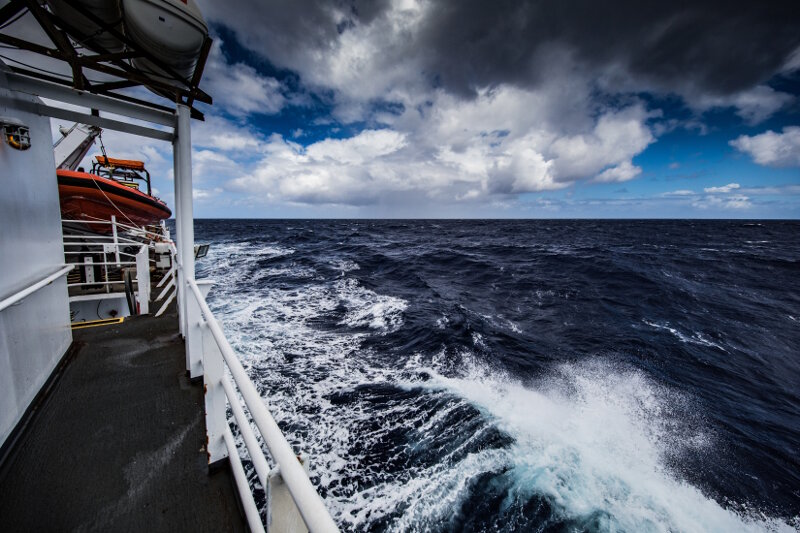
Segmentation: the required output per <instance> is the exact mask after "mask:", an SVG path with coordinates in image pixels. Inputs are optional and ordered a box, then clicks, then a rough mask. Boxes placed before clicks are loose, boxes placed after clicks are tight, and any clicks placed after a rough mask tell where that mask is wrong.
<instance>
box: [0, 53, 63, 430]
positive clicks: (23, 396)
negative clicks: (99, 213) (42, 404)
mask: <svg viewBox="0 0 800 533" xmlns="http://www.w3.org/2000/svg"><path fill="white" fill-rule="evenodd" d="M7 87H8V85H7V83H6V79H5V76H4V75H3V70H2V65H0V119H2V118H13V119H17V120H19V121H21V122H22V123H23V124H25V125H26V126H28V127H29V128H30V133H31V147H30V148H29V149H28V150H24V151H20V150H16V149H14V148H12V147H11V146H10V145H9V144H8V143H7V142H5V139H3V140H2V141H0V300H2V299H5V298H8V297H10V296H12V295H14V294H16V293H17V292H19V291H21V290H23V289H25V288H27V287H29V286H31V285H32V284H34V283H36V282H38V281H40V280H42V279H43V278H45V277H47V276H48V275H50V274H53V273H54V272H55V271H57V270H58V268H59V267H61V266H63V265H64V249H63V244H62V242H63V239H62V233H61V214H60V209H59V201H58V185H57V182H56V173H55V160H54V157H53V142H52V133H51V129H50V119H49V118H46V117H41V116H38V115H35V114H32V113H28V112H22V111H20V110H19V109H17V108H16V107H15V103H18V102H20V101H23V100H25V101H38V99H36V98H35V97H32V96H27V95H23V94H21V93H17V92H14V91H10V90H8V89H7ZM66 283H67V281H66V276H62V277H60V278H58V279H57V280H55V281H54V282H52V283H51V284H49V285H46V286H45V287H43V288H41V289H39V290H38V291H36V292H34V293H33V294H31V295H29V296H27V297H26V298H25V299H23V300H22V301H21V302H19V303H17V304H15V305H12V306H10V307H8V308H6V309H5V310H3V311H0V445H2V444H4V443H6V440H7V439H8V437H9V436H10V434H11V433H12V431H13V430H14V428H15V427H16V426H17V424H19V422H20V420H21V419H22V417H23V415H24V414H25V412H26V410H27V409H28V408H29V406H30V405H31V403H32V401H33V400H34V398H35V397H36V395H37V393H38V392H39V390H40V389H41V388H42V386H43V385H44V384H45V382H46V381H47V379H48V377H49V376H50V375H51V374H52V373H53V371H54V369H55V368H56V366H57V365H58V363H59V361H60V360H61V358H62V356H63V355H64V353H65V352H66V350H67V349H68V348H69V345H70V344H71V342H72V332H71V330H70V324H69V323H70V318H69V302H68V296H67V285H66Z"/></svg>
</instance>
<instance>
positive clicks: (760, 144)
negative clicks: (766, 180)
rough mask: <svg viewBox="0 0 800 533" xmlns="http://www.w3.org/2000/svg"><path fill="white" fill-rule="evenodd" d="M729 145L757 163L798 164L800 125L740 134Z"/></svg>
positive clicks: (767, 164) (788, 165)
mask: <svg viewBox="0 0 800 533" xmlns="http://www.w3.org/2000/svg"><path fill="white" fill-rule="evenodd" d="M730 145H731V146H733V147H734V148H736V149H737V150H739V151H740V152H744V153H746V154H748V155H749V156H750V157H752V158H753V161H755V162H756V163H758V164H759V165H766V166H771V167H795V166H800V127H798V126H787V127H785V128H783V132H782V133H776V132H774V131H772V130H769V131H766V132H764V133H761V134H759V135H753V136H747V135H742V136H740V137H739V138H738V139H734V140H732V141H730Z"/></svg>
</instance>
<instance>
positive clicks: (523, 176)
mask: <svg viewBox="0 0 800 533" xmlns="http://www.w3.org/2000/svg"><path fill="white" fill-rule="evenodd" d="M0 3H3V2H2V0H0ZM198 4H199V6H200V8H201V10H202V11H203V13H204V15H205V17H206V20H207V22H208V23H209V27H210V31H211V34H212V37H213V38H214V45H213V48H212V52H211V54H210V57H209V61H208V64H207V67H206V70H205V75H204V78H203V81H202V82H201V87H203V88H204V89H205V90H206V92H208V93H210V94H211V95H212V96H213V98H214V104H213V106H206V105H203V104H198V108H200V109H201V110H202V111H203V112H204V113H205V114H206V120H205V121H204V122H199V121H194V122H193V131H192V140H193V146H194V151H193V165H194V166H193V178H194V186H195V207H194V209H195V216H196V217H214V218H229V217H246V218H286V217H290V218H292V217H299V218H315V217H323V218H361V217H365V218H395V217H403V218H405V217H408V218H439V217H446V218H471V217H480V218H561V217H581V218H595V217H597V218H628V217H636V218H652V217H657V218H661V217H666V218H688V217H691V218H798V216H800V30H798V28H800V9H797V5H796V2H794V1H788V2H781V1H774V2H752V1H748V2H737V1H727V2H709V1H697V2H662V3H658V5H649V4H652V3H648V2H640V1H636V2H634V1H622V2H613V3H608V2H597V1H586V0H576V1H573V0H566V1H560V2H525V1H514V2H512V1H493V2H485V1H473V0H440V1H428V0H373V1H345V0H337V1H331V0H320V1H312V0H296V1H293V2H271V1H259V0H226V1H224V2H220V1H218V0H199V1H198ZM662 4H663V5H662ZM21 23H24V21H21ZM15 57H17V56H15ZM140 91H141V90H140ZM54 122H55V121H54ZM56 125H57V124H55V123H54V128H55V126H56ZM103 139H104V143H105V146H106V148H107V149H108V152H109V155H111V156H114V155H117V156H120V157H132V158H140V159H144V160H145V161H146V163H147V165H148V168H149V169H150V172H151V174H152V175H153V178H154V185H155V187H156V189H157V191H158V194H159V196H161V197H162V198H164V199H165V200H166V201H167V202H168V203H169V204H171V203H172V199H173V195H172V189H173V183H172V151H171V146H170V145H169V144H168V143H164V142H159V141H151V140H146V139H140V138H135V137H131V136H128V135H124V134H119V133H115V132H111V131H107V132H105V133H104V135H103Z"/></svg>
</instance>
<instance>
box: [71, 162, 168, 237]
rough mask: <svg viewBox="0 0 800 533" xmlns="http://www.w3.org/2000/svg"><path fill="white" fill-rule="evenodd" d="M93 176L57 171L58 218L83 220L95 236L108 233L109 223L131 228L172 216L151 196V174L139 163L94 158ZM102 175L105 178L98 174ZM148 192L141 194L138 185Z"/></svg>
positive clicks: (86, 173) (109, 230) (76, 172)
mask: <svg viewBox="0 0 800 533" xmlns="http://www.w3.org/2000/svg"><path fill="white" fill-rule="evenodd" d="M97 160H98V162H96V163H94V165H93V167H92V170H93V173H89V172H80V171H74V170H65V169H58V170H56V176H57V177H58V195H59V198H60V200H61V216H62V217H63V218H64V219H66V220H81V221H85V222H86V225H87V226H88V227H89V229H90V230H91V231H93V232H96V233H111V226H110V225H109V224H92V223H91V222H97V221H99V220H102V221H110V220H111V216H112V215H114V216H116V219H117V222H120V223H122V224H128V225H134V226H140V227H142V226H149V225H152V224H157V223H158V222H160V221H161V220H165V219H167V218H169V217H170V216H171V215H172V211H170V209H169V207H167V204H165V203H164V202H163V201H162V200H159V199H158V198H156V197H155V196H152V195H151V194H149V193H150V175H149V173H147V171H146V170H145V168H144V163H142V162H141V161H131V160H123V159H112V158H104V157H103V156H97ZM100 174H104V175H100ZM139 182H142V184H145V185H146V188H147V191H148V192H147V193H145V192H143V191H140V190H139V187H140V183H139Z"/></svg>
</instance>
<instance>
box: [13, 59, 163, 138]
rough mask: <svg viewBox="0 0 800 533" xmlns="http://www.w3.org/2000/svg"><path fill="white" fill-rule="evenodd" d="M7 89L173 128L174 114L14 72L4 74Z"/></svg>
mask: <svg viewBox="0 0 800 533" xmlns="http://www.w3.org/2000/svg"><path fill="white" fill-rule="evenodd" d="M4 74H5V77H6V79H7V80H8V88H9V89H11V90H12V91H19V92H22V93H27V94H32V95H34V96H39V97H42V98H49V99H50V100H58V101H59V102H64V103H67V104H72V105H76V106H80V107H86V108H89V109H99V110H100V111H105V112H107V113H114V114H115V115H121V116H124V117H128V118H134V119H137V120H144V121H145V122H152V123H154V124H160V125H162V126H170V127H174V126H175V115H174V114H172V113H168V112H166V111H159V110H157V109H152V108H148V107H144V106H141V105H138V104H133V103H129V102H123V101H120V100H118V99H116V98H112V97H109V96H101V95H98V94H92V93H90V92H87V91H79V90H77V89H73V88H71V87H66V86H64V85H58V84H56V83H50V82H47V81H43V80H37V79H34V78H30V77H28V76H23V75H21V74H16V73H14V72H5V73H4Z"/></svg>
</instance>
